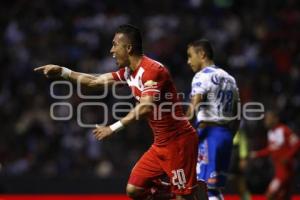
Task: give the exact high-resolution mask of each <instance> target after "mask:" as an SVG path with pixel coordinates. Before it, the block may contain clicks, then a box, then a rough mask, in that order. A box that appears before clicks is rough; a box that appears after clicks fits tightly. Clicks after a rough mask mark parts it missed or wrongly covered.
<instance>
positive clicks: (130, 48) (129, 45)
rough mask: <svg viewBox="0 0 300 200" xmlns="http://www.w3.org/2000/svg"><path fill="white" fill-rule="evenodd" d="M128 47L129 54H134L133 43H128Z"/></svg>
mask: <svg viewBox="0 0 300 200" xmlns="http://www.w3.org/2000/svg"><path fill="white" fill-rule="evenodd" d="M126 49H127V52H128V54H132V53H133V48H132V45H131V44H128V45H127V47H126Z"/></svg>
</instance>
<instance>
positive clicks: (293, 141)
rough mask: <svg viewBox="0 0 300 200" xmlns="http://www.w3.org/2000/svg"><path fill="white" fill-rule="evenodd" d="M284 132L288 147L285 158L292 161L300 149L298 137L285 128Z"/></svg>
mask: <svg viewBox="0 0 300 200" xmlns="http://www.w3.org/2000/svg"><path fill="white" fill-rule="evenodd" d="M284 132H285V133H284V134H285V135H286V137H287V142H288V145H289V147H290V148H289V151H288V152H287V155H286V157H287V158H288V159H292V158H293V157H294V156H295V155H296V154H297V152H298V151H299V149H300V140H299V138H298V136H297V135H296V134H295V133H293V131H292V130H291V129H289V128H288V127H286V128H285V130H284Z"/></svg>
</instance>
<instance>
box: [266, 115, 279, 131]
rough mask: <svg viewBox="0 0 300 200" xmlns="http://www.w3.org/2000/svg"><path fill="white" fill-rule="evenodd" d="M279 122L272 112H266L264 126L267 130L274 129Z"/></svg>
mask: <svg viewBox="0 0 300 200" xmlns="http://www.w3.org/2000/svg"><path fill="white" fill-rule="evenodd" d="M277 122H278V117H277V116H276V115H275V114H274V113H272V112H266V114H265V119H264V124H265V126H266V128H272V127H274V126H275V125H276V124H277Z"/></svg>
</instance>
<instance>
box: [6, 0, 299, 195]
mask: <svg viewBox="0 0 300 200" xmlns="http://www.w3.org/2000/svg"><path fill="white" fill-rule="evenodd" d="M124 23H131V24H134V25H136V26H138V27H139V28H140V29H141V31H142V34H143V39H144V50H145V54H146V55H148V56H149V57H152V58H154V59H157V60H158V61H160V62H162V63H164V64H166V65H167V66H168V68H169V70H170V72H171V74H172V76H173V79H174V81H175V83H176V85H177V88H178V90H179V92H183V93H184V94H186V100H188V94H189V92H190V82H191V79H192V77H193V73H192V71H191V70H190V68H189V67H188V66H187V64H186V60H187V56H186V47H187V44H188V43H189V42H191V41H192V40H195V39H199V38H207V39H209V40H210V41H211V42H212V44H213V46H214V50H215V61H216V64H217V65H218V66H220V67H222V68H224V69H225V70H227V71H229V72H230V73H231V74H232V75H233V76H234V77H235V78H236V79H237V82H238V85H239V88H240V94H241V99H242V103H246V102H250V101H257V102H261V103H263V104H264V105H265V107H266V108H271V107H276V108H278V109H279V110H280V114H281V118H282V119H283V120H284V122H286V123H287V124H288V125H289V126H290V127H291V128H292V129H293V130H294V131H295V132H296V133H299V131H300V114H299V113H300V109H299V108H300V86H299V85H300V74H299V73H300V71H299V70H300V37H299V35H300V2H299V1H297V0H286V1H282V0H264V1H261V0H252V1H244V0H178V1H172V0H160V1H153V0H139V1H138V0H132V1H130V0H121V1H117V0H52V1H46V0H32V1H28V0H13V1H2V2H1V6H0V30H1V31H0V38H1V39H0V65H1V68H0V69H1V73H0V77H1V78H0V111H1V112H0V123H1V134H0V163H1V164H0V177H19V178H22V177H24V176H27V177H28V176H32V177H35V176H37V177H77V176H78V177H80V176H84V177H99V178H108V177H124V178H127V176H128V175H129V173H130V169H131V167H132V166H133V164H134V163H135V161H136V160H137V159H138V158H139V157H140V156H141V155H142V153H143V152H144V151H145V150H146V149H147V148H148V147H149V145H150V144H151V142H152V135H151V131H150V128H149V126H148V125H147V123H146V122H145V121H143V122H138V123H136V124H134V125H131V126H129V127H128V128H127V129H126V130H123V131H121V132H120V133H118V134H116V135H114V136H112V137H111V138H109V139H106V140H105V141H103V142H98V141H96V140H95V139H94V137H93V135H92V132H91V129H89V128H81V127H79V125H78V124H77V120H76V119H77V116H76V113H75V111H76V108H77V106H78V105H79V104H80V103H81V102H104V103H106V104H108V105H112V104H113V103H114V102H120V101H121V100H119V99H115V98H113V97H112V95H111V93H109V94H108V96H107V97H106V98H104V99H99V100H90V99H87V100H86V99H81V98H79V97H78V95H76V92H75V93H74V95H72V97H71V98H68V99H66V100H58V99H54V98H52V97H51V95H50V92H49V91H50V89H49V88H50V83H51V80H47V79H45V77H44V76H42V75H39V74H36V73H34V72H33V68H35V67H37V66H40V65H45V64H49V63H53V64H58V65H62V66H66V67H69V68H71V69H72V70H76V71H81V72H85V73H104V72H109V71H115V70H117V67H116V66H115V62H114V60H113V59H112V57H111V55H110V54H109V50H110V48H111V41H112V38H113V36H114V31H115V29H116V28H117V27H118V26H119V25H120V24H124ZM74 90H75V86H74ZM55 91H56V92H58V93H59V94H65V93H66V88H65V87H64V86H61V87H59V86H58V87H56V90H55ZM125 91H126V92H128V89H127V90H126V89H125ZM87 93H88V92H87ZM99 93H101V91H100V92H98V91H93V92H92V94H99ZM89 94H90V93H89ZM130 101H131V100H130ZM55 102H68V103H71V104H72V105H73V107H74V116H73V117H72V119H71V120H67V121H55V120H52V119H51V118H50V115H49V110H50V105H51V104H52V103H55ZM66 113H68V109H66V107H58V108H57V109H56V114H57V115H62V116H64V115H66ZM102 114H103V112H101V110H98V108H95V107H86V108H85V109H84V112H83V114H82V116H81V117H82V119H83V120H84V121H85V122H86V123H96V122H97V121H98V120H101V119H102V116H101V115H102ZM109 115H111V114H109ZM113 121H115V120H113V119H112V118H110V119H109V123H111V122H113ZM242 129H243V131H244V132H245V133H246V135H247V138H248V142H249V149H250V150H256V149H260V148H262V147H264V145H266V130H265V128H264V127H263V124H262V122H261V121H244V122H243V126H242ZM298 160H299V159H298ZM266 169H267V170H266ZM271 169H272V166H271V164H270V162H269V161H268V160H267V159H258V160H255V161H253V162H249V163H248V165H247V170H246V178H247V182H248V183H249V185H250V189H251V190H252V191H254V192H262V191H264V187H265V186H266V183H267V182H268V180H269V179H270V177H271V175H272V170H271ZM298 169H299V167H298ZM298 171H299V170H298ZM299 178H300V177H299V175H298V178H296V180H295V181H296V182H297V183H298V185H299V183H300V179H299Z"/></svg>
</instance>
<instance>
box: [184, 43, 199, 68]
mask: <svg viewBox="0 0 300 200" xmlns="http://www.w3.org/2000/svg"><path fill="white" fill-rule="evenodd" d="M187 57H188V60H187V63H188V65H189V66H190V67H191V69H192V70H193V72H197V71H199V69H201V62H200V59H199V56H198V53H197V52H196V50H195V48H194V47H192V46H191V47H189V48H188V50H187Z"/></svg>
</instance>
